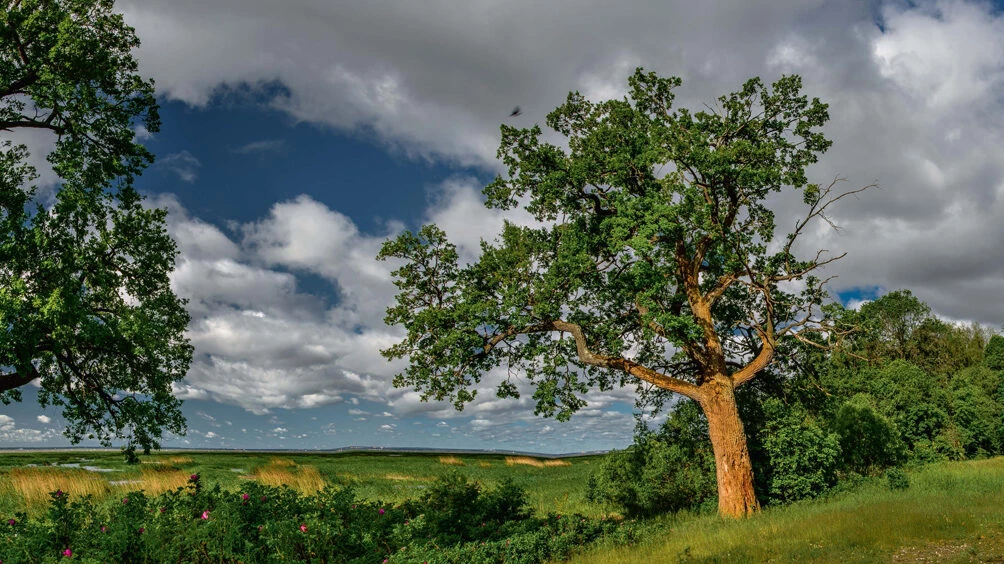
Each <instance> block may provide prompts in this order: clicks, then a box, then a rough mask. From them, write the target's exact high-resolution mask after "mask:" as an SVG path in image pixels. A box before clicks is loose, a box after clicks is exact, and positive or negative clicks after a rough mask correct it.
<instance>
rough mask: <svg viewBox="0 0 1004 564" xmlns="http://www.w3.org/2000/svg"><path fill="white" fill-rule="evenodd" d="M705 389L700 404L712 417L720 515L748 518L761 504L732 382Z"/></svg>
mask: <svg viewBox="0 0 1004 564" xmlns="http://www.w3.org/2000/svg"><path fill="white" fill-rule="evenodd" d="M701 389H702V391H703V392H704V397H703V398H702V399H701V402H700V404H701V408H702V409H704V414H705V416H707V418H708V432H709V434H710V435H711V445H712V447H713V448H714V451H715V471H716V472H717V474H718V514H719V515H721V516H722V517H745V516H747V515H749V514H751V513H754V512H756V511H759V510H760V504H759V503H757V500H756V493H755V492H754V491H753V465H752V463H751V462H750V453H749V448H748V447H747V446H746V433H745V432H744V431H743V422H742V420H741V419H739V410H738V408H737V407H736V396H735V393H734V389H733V385H732V382H731V381H730V380H729V379H728V378H724V377H723V378H721V379H715V380H713V381H710V382H708V383H706V384H705V385H703V386H701Z"/></svg>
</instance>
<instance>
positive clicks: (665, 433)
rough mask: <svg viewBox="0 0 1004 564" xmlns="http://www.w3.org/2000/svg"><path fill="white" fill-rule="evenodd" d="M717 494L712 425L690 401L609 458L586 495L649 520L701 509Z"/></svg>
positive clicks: (595, 500)
mask: <svg viewBox="0 0 1004 564" xmlns="http://www.w3.org/2000/svg"><path fill="white" fill-rule="evenodd" d="M716 492H717V485H716V481H715V460H714V454H713V453H712V451H711V443H710V440H709V438H708V428H707V422H706V420H705V419H704V416H703V415H702V414H701V412H700V410H699V408H698V407H697V405H696V404H694V403H693V402H691V401H689V400H688V401H684V402H681V403H680V404H678V405H677V407H676V409H674V410H673V412H672V413H671V414H670V417H669V419H668V420H667V421H666V423H665V424H664V425H663V427H662V429H661V430H660V431H659V432H658V433H652V432H646V431H645V430H644V429H642V430H641V431H640V432H639V434H638V436H637V437H636V438H635V442H634V444H633V445H632V446H631V447H630V448H628V449H625V450H622V451H614V452H612V453H610V454H609V455H607V457H606V458H605V459H604V460H603V462H602V463H601V464H600V468H599V470H598V471H597V472H595V473H594V474H593V475H592V476H590V479H589V482H588V485H587V492H586V495H587V498H588V499H589V500H590V501H594V502H600V503H608V504H610V505H612V506H614V507H616V508H618V509H619V510H620V511H622V512H624V513H625V514H627V515H631V516H646V515H653V514H657V513H664V512H668V511H678V510H680V509H694V508H697V507H699V506H701V505H702V504H708V503H710V502H712V501H714V498H715V496H716Z"/></svg>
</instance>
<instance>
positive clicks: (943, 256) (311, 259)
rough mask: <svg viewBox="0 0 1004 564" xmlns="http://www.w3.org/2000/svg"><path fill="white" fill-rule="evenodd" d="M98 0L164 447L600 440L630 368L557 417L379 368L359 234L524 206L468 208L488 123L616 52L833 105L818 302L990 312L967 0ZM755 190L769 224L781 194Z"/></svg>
mask: <svg viewBox="0 0 1004 564" xmlns="http://www.w3.org/2000/svg"><path fill="white" fill-rule="evenodd" d="M116 6H118V7H119V9H121V10H122V11H123V12H124V13H125V16H126V19H127V21H128V22H129V23H130V24H132V25H134V26H135V27H136V28H137V33H138V34H139V36H140V39H141V40H142V41H143V45H142V46H141V48H140V49H139V50H138V51H137V57H138V59H139V61H140V67H141V71H142V72H143V73H144V74H145V75H147V76H151V77H153V78H154V79H155V80H156V82H157V88H158V95H159V99H160V102H161V111H162V120H163V127H162V130H161V131H160V132H159V133H157V134H155V135H153V136H152V137H146V136H143V135H142V133H141V134H140V136H141V138H143V139H144V142H145V143H146V144H147V145H148V146H149V147H150V148H151V150H153V151H154V152H155V153H156V155H157V157H158V161H157V163H156V164H155V165H153V166H152V167H151V168H150V169H148V170H147V171H146V173H145V174H144V175H143V176H142V177H141V178H140V179H139V181H138V186H139V188H140V189H141V190H142V191H143V192H144V193H145V194H146V195H147V196H148V198H149V200H150V201H151V202H152V203H153V204H155V205H158V206H162V207H166V208H167V209H168V210H169V229H170V230H171V233H172V235H173V236H174V237H175V239H176V240H177V241H178V244H179V250H180V251H181V255H180V256H179V261H178V268H177V270H176V272H175V274H174V277H173V283H174V286H175V290H176V291H177V292H178V294H179V295H182V296H184V297H186V298H188V299H189V300H190V302H189V310H190V312H191V314H192V318H193V323H192V326H191V328H190V337H191V338H192V342H193V344H194V345H195V359H194V361H193V365H192V369H191V371H190V373H189V375H188V376H187V377H186V378H185V380H183V381H182V382H180V383H179V384H178V386H177V387H176V394H177V395H178V396H179V397H181V398H183V399H184V400H185V405H184V412H185V414H186V416H187V418H188V422H189V428H190V431H189V433H188V435H187V436H186V437H170V438H168V439H167V440H165V442H164V444H165V446H186V447H210V448H215V447H233V448H337V447H343V446H349V445H374V446H425V447H429V446H433V447H435V446H443V447H457V448H486V449H490V448H500V449H517V450H529V451H538V452H555V453H556V452H574V451H585V450H596V449H608V448H617V447H623V446H624V445H626V444H627V443H628V442H629V441H630V438H631V431H632V428H633V425H634V421H633V415H632V411H633V406H632V402H631V398H632V397H633V391H632V390H630V389H624V390H618V391H615V392H610V393H602V394H601V393H591V394H589V395H588V396H587V400H588V401H589V402H590V405H589V407H588V408H586V409H585V410H584V411H583V412H582V413H580V414H578V415H576V416H574V417H573V418H572V420H571V421H570V422H568V423H559V422H556V421H554V420H548V419H542V418H538V417H535V416H534V415H533V413H532V406H531V405H530V403H529V402H528V401H527V400H526V399H525V398H524V399H522V400H519V401H513V400H507V401H500V400H497V399H495V398H494V397H493V395H492V394H491V393H490V390H489V387H486V388H485V389H484V390H482V393H481V395H480V396H479V399H478V400H477V401H476V402H474V404H472V405H471V406H470V407H469V408H468V409H467V410H466V411H464V412H463V413H457V412H455V411H454V410H453V409H452V408H450V407H449V406H448V405H443V404H435V403H422V402H420V401H418V398H417V396H416V394H414V392H410V391H409V390H401V389H394V388H393V387H392V386H391V385H390V379H391V378H392V376H393V374H394V373H396V372H398V371H400V370H401V369H402V368H403V365H402V364H400V363H396V364H390V363H388V362H387V361H386V360H384V359H383V358H382V357H380V355H379V354H378V350H379V349H380V348H385V347H386V346H388V345H389V344H391V343H393V342H394V340H395V339H397V338H400V336H401V332H400V329H397V328H388V327H386V326H385V325H384V324H383V323H382V318H383V311H384V309H385V308H386V307H387V305H389V303H390V300H391V299H392V297H393V294H394V288H393V286H392V285H391V284H390V279H389V274H388V271H389V268H390V267H389V266H388V265H387V264H385V263H377V262H376V261H374V260H373V258H374V256H375V255H376V252H377V251H378V250H379V246H380V243H381V242H382V241H383V240H385V239H386V238H387V237H388V236H392V235H394V234H396V233H399V232H400V231H401V230H402V229H415V228H417V227H418V226H420V225H421V224H423V223H425V222H429V221H435V222H436V223H437V224H439V225H441V226H442V227H444V228H445V229H446V231H447V233H448V234H449V235H450V236H451V239H452V240H453V241H455V242H456V243H457V244H458V248H459V249H460V252H461V256H462V258H463V259H464V260H474V259H476V257H477V253H478V241H479V240H480V239H481V238H488V239H491V238H492V237H494V236H495V234H496V233H498V230H499V228H500V226H501V224H502V220H503V219H509V220H511V221H515V222H517V223H519V222H523V223H526V222H528V221H529V219H528V218H527V217H526V216H525V215H521V214H520V213H519V212H506V213H500V212H496V211H493V210H486V209H484V208H483V206H481V205H480V202H481V196H480V190H481V188H482V187H483V186H484V185H485V183H486V182H488V181H490V180H491V178H493V177H494V175H495V174H496V172H497V171H498V170H499V163H498V162H497V160H496V157H495V150H496V148H497V144H498V136H499V133H498V127H499V124H500V123H503V122H508V123H512V124H514V125H519V126H529V125H532V124H533V123H542V122H543V119H544V116H545V115H546V114H547V112H548V111H550V110H551V109H553V108H554V107H555V106H556V105H558V104H560V103H561V102H562V101H563V98H564V96H565V94H566V93H567V92H568V91H569V90H579V91H581V92H582V93H583V94H585V95H586V96H588V97H590V98H593V99H604V98H608V97H611V96H616V97H619V96H622V95H623V94H624V89H625V84H626V77H627V76H628V74H629V73H630V72H631V71H632V70H633V69H634V67H636V66H644V67H646V68H647V69H651V70H655V71H657V72H659V73H661V74H664V75H671V74H672V75H678V76H681V77H682V78H683V79H684V85H683V87H682V88H681V89H680V90H679V96H678V105H681V106H687V107H691V108H694V107H697V108H700V107H702V106H701V105H702V104H703V103H704V102H708V101H711V100H713V99H714V98H715V97H716V96H718V95H720V94H722V93H725V92H728V91H731V90H733V89H736V88H737V87H738V86H739V85H740V84H741V83H742V81H743V80H744V79H745V78H747V77H749V76H752V75H760V76H763V77H765V78H766V79H768V80H769V79H773V78H776V77H778V76H780V75H781V74H784V73H798V74H801V75H802V76H803V78H804V80H805V90H806V91H807V92H808V93H809V94H810V95H813V96H819V97H820V98H822V99H823V100H824V101H826V102H829V103H830V114H831V116H832V118H833V119H832V121H831V123H830V124H829V125H828V126H827V134H828V135H829V136H830V137H831V138H832V139H833V140H834V146H833V148H832V149H831V150H830V151H829V152H828V153H827V155H825V156H824V158H823V160H822V161H821V162H820V163H819V164H818V165H816V166H815V167H813V169H812V170H811V171H810V174H811V176H813V177H814V178H818V179H821V180H822V181H824V182H826V181H829V180H830V179H832V178H833V177H835V176H838V175H839V176H841V177H844V178H847V179H848V180H847V181H848V183H849V185H863V184H868V183H871V182H875V181H877V182H878V183H879V185H880V188H879V189H877V190H871V191H869V192H866V193H865V194H864V195H862V196H861V197H860V198H858V199H856V200H847V201H844V202H842V205H841V206H840V207H839V208H838V209H835V210H834V213H833V216H832V217H833V219H834V221H835V222H836V223H838V224H839V225H840V226H841V227H842V230H841V231H839V232H836V231H833V230H832V229H827V228H821V229H819V230H817V231H815V232H812V233H810V234H808V235H809V237H808V238H807V240H806V248H807V249H808V248H811V249H816V248H826V249H829V250H831V251H833V252H835V253H836V252H844V251H846V252H847V253H848V254H847V257H846V258H845V259H843V260H841V261H839V262H838V263H836V264H835V265H834V266H833V267H832V269H831V270H830V271H828V274H836V275H838V278H836V279H834V281H833V282H832V284H831V286H832V289H833V290H834V291H835V292H836V293H837V295H838V296H839V298H840V299H841V300H842V301H843V302H844V303H845V304H848V305H850V306H856V305H858V304H860V303H861V301H862V300H867V299H872V298H874V297H875V296H877V295H881V294H882V293H883V292H885V291H888V290H892V289H897V288H909V289H911V290H912V291H913V292H914V293H915V294H916V295H918V296H919V297H920V298H921V299H922V300H924V301H926V302H927V303H929V304H930V305H931V306H932V308H933V309H934V311H935V312H936V313H937V314H938V315H940V316H942V317H944V318H945V319H948V320H952V321H977V322H980V323H984V324H987V325H989V326H991V327H995V328H999V327H1001V324H1002V323H1004V300H1000V299H999V296H1001V295H1004V250H1002V249H1004V246H1002V245H1000V244H999V241H1000V240H1002V238H1004V222H1002V221H1000V219H1001V217H1004V158H1002V156H1001V153H1000V149H999V148H1000V147H1002V146H1004V133H1002V132H1004V111H1002V110H1004V99H1002V98H1001V97H1000V95H999V92H1001V91H1002V90H1001V88H1002V87H1004V19H1002V18H1001V15H1000V13H999V11H998V10H997V9H996V8H994V7H993V5H991V4H983V3H976V2H966V1H950V0H934V1H923V2H909V3H906V2H899V1H895V2H872V1H865V0H852V1H847V2H823V3H820V2H817V1H809V0H776V1H771V2H758V3H749V2H743V1H740V0H735V1H731V0H730V1H718V2H710V3H702V4H701V5H700V6H698V5H697V4H694V3H692V2H687V1H684V0H680V1H678V2H663V1H654V0H653V1H652V2H647V1H643V0H637V1H630V2H623V3H618V4H617V5H616V6H613V5H607V3H603V2H599V1H596V2H593V1H588V0H582V1H581V2H579V3H577V4H576V5H575V7H574V9H569V10H558V9H557V8H550V7H548V6H547V5H546V4H540V3H536V2H530V1H529V0H526V1H524V0H519V1H512V2H507V3H504V4H502V3H498V2H486V1H485V2H482V1H480V0H478V1H472V2H470V3H465V4H464V5H463V6H462V7H457V6H456V5H453V6H446V5H438V4H426V3H421V5H419V3H411V2H404V1H401V2H388V3H382V4H381V5H380V6H376V5H373V4H368V3H347V2H316V1H314V0H287V1H286V2H283V3H274V2H264V1H261V2H259V1H251V2H249V1H242V0H173V1H172V2H162V1H161V2H157V1H155V0H126V1H121V0H120V1H119V2H117V3H116ZM515 105H519V106H520V107H521V108H522V110H523V114H522V115H521V116H518V117H515V118H512V119H511V120H510V118H509V117H508V115H509V112H510V111H511V109H512V107H513V106H515ZM37 146H40V147H44V143H42V144H41V145H37ZM45 178H46V177H44V176H43V180H44V179H45ZM771 204H772V206H773V207H774V209H775V211H776V212H777V217H778V223H779V226H780V227H782V228H783V227H784V226H786V225H789V224H790V223H791V222H792V221H793V220H794V218H795V217H796V216H797V215H798V213H799V212H800V211H801V208H800V199H799V198H783V197H782V198H777V199H775V200H774V201H772V203H771ZM496 376H497V375H496ZM493 377H494V376H493V375H488V376H487V378H486V379H487V381H491V379H492V378H493ZM25 392H26V393H25V396H26V397H25V401H24V402H23V403H21V404H15V405H12V406H3V407H2V408H0V448H3V447H17V446H36V447H37V446H61V445H65V444H68V443H67V442H66V441H65V439H63V438H62V437H61V434H60V431H61V428H62V423H63V421H62V419H61V417H60V415H59V413H58V410H53V409H46V410H41V409H40V408H39V407H38V406H37V403H36V402H35V401H34V397H33V395H34V389H33V388H31V387H28V388H26V389H25Z"/></svg>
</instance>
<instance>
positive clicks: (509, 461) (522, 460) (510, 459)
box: [505, 456, 544, 468]
mask: <svg viewBox="0 0 1004 564" xmlns="http://www.w3.org/2000/svg"><path fill="white" fill-rule="evenodd" d="M517 464H522V465H524V466H533V467H534V468H543V467H544V463H543V462H541V461H540V460H537V459H536V458H531V457H529V456H507V457H505V465H506V466H516V465H517Z"/></svg>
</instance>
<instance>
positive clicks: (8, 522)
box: [7, 519, 17, 527]
mask: <svg viewBox="0 0 1004 564" xmlns="http://www.w3.org/2000/svg"><path fill="white" fill-rule="evenodd" d="M16 523H17V521H15V520H13V519H7V524H8V525H10V526H11V527H13V526H14V525H15V524H16Z"/></svg>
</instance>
